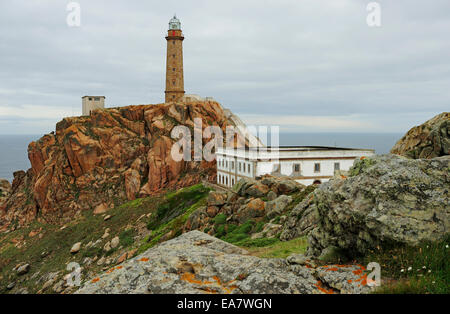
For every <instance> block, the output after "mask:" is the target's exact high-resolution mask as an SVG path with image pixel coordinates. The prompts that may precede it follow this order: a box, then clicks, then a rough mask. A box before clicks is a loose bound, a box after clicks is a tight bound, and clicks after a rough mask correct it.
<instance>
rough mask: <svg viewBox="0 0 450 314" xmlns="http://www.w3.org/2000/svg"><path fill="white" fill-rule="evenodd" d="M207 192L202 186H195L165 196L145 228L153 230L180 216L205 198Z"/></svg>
mask: <svg viewBox="0 0 450 314" xmlns="http://www.w3.org/2000/svg"><path fill="white" fill-rule="evenodd" d="M209 191H210V189H208V188H206V187H204V186H203V185H202V184H197V185H194V186H191V187H188V188H184V189H181V190H179V191H177V192H172V193H169V194H167V195H166V196H165V199H164V202H162V203H161V204H159V205H158V207H157V210H156V215H153V216H152V217H151V218H150V221H149V223H148V225H147V228H148V229H149V230H154V229H156V228H158V227H159V226H160V225H162V224H165V223H167V222H169V221H170V220H172V219H174V218H175V217H178V216H180V215H182V214H183V213H184V212H185V211H186V209H187V208H189V207H190V206H192V205H193V204H195V203H197V202H198V201H199V200H200V199H202V198H204V197H205V196H207V195H208V193H209Z"/></svg>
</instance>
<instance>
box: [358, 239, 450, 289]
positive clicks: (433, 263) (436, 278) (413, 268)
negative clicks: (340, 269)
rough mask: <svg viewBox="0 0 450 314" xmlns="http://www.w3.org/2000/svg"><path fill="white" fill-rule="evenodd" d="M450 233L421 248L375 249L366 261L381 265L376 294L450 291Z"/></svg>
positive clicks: (393, 246)
mask: <svg viewBox="0 0 450 314" xmlns="http://www.w3.org/2000/svg"><path fill="white" fill-rule="evenodd" d="M449 246H450V235H449V236H447V238H446V239H444V240H442V241H438V242H425V243H422V244H420V245H419V246H417V247H409V246H398V245H391V246H388V247H384V248H380V249H378V250H374V251H372V252H371V253H370V254H369V255H368V256H366V257H365V258H364V260H363V262H364V263H369V262H377V263H379V264H380V266H381V279H382V286H381V287H380V288H378V289H377V290H376V293H389V294H391V293H392V294H400V293H421V294H423V293H432V294H449V293H450V248H449Z"/></svg>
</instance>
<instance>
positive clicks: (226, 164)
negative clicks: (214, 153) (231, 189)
mask: <svg viewBox="0 0 450 314" xmlns="http://www.w3.org/2000/svg"><path fill="white" fill-rule="evenodd" d="M225 167H226V168H228V160H226V161H225Z"/></svg>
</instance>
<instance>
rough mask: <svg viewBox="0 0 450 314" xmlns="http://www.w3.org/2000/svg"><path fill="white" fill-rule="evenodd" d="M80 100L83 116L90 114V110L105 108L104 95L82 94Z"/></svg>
mask: <svg viewBox="0 0 450 314" xmlns="http://www.w3.org/2000/svg"><path fill="white" fill-rule="evenodd" d="M81 100H82V105H83V110H82V111H83V116H89V115H91V111H93V110H95V109H105V96H83V97H81Z"/></svg>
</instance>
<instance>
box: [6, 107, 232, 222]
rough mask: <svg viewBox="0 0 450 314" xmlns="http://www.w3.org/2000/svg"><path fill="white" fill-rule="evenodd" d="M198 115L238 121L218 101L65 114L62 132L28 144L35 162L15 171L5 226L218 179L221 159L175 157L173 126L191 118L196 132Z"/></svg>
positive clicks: (211, 120) (220, 122) (209, 121)
mask: <svg viewBox="0 0 450 314" xmlns="http://www.w3.org/2000/svg"><path fill="white" fill-rule="evenodd" d="M195 118H200V119H201V120H202V127H203V129H204V128H206V127H208V126H210V125H217V126H219V127H220V128H221V129H222V130H223V131H224V133H225V130H226V127H227V126H228V125H233V123H232V122H230V121H228V120H227V119H226V117H225V115H224V112H223V109H222V107H221V106H220V105H219V104H218V103H215V102H198V103H188V104H184V103H183V104H174V103H170V104H158V105H140V106H129V107H123V108H113V109H107V110H97V111H94V112H92V114H91V116H85V117H72V118H65V119H63V120H62V121H60V122H59V123H58V124H57V125H56V134H48V135H45V136H44V137H42V138H41V139H40V140H38V141H36V142H33V143H31V144H30V145H29V148H28V156H29V159H30V162H31V166H32V168H31V169H30V171H28V172H27V173H25V172H20V173H16V175H15V179H14V183H13V187H12V192H11V197H9V199H8V201H7V202H6V204H4V205H2V217H0V228H1V227H2V226H6V225H12V224H15V223H16V222H17V223H18V225H19V226H20V225H23V224H26V223H28V222H30V221H32V220H33V219H35V218H36V215H37V213H38V212H39V213H40V215H39V216H40V217H42V219H44V220H46V221H48V222H61V220H62V221H65V220H70V219H71V218H72V217H73V216H74V215H75V214H76V213H77V212H79V211H81V210H92V209H94V208H96V207H97V206H98V205H100V204H103V203H106V204H108V205H110V206H114V205H118V204H120V203H123V202H124V201H126V200H133V199H135V198H136V197H142V196H147V195H152V194H157V193H160V192H161V191H162V190H163V189H165V188H172V189H173V188H181V187H184V186H188V185H192V184H195V183H198V182H200V181H201V180H202V179H206V180H210V181H214V180H215V161H213V162H207V161H205V160H203V161H201V162H194V161H180V162H177V161H174V160H173V159H172V157H171V148H172V145H173V144H174V143H175V142H176V141H177V140H178V139H177V140H174V139H172V138H171V135H170V134H171V131H172V129H173V127H174V126H176V125H185V126H187V127H189V128H190V130H191V133H192V135H193V126H194V122H193V121H194V119H195ZM210 140H211V139H203V145H205V144H206V143H207V142H209V141H210ZM191 147H192V148H193V147H194V145H193V143H191Z"/></svg>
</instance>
